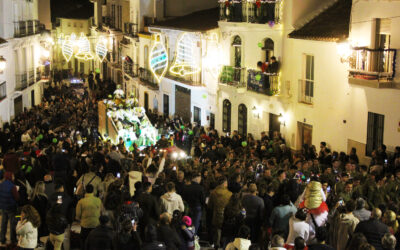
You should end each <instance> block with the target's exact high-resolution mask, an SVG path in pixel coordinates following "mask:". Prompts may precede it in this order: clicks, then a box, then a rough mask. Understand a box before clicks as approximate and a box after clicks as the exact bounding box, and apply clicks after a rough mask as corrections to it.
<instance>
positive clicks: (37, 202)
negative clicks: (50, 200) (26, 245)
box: [30, 181, 48, 244]
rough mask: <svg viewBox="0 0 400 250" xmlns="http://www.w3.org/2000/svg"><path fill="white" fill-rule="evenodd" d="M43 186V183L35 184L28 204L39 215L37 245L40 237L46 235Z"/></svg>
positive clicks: (45, 199) (45, 204) (45, 205)
mask: <svg viewBox="0 0 400 250" xmlns="http://www.w3.org/2000/svg"><path fill="white" fill-rule="evenodd" d="M44 189H45V185H44V182H43V181H38V182H37V183H36V186H35V189H34V190H33V194H32V198H31V202H30V204H31V205H32V206H33V207H34V208H35V209H36V210H37V211H38V212H39V215H40V219H41V222H40V227H39V233H38V243H39V244H41V243H40V237H43V236H46V235H48V230H47V226H46V212H47V195H46V194H45V193H44Z"/></svg>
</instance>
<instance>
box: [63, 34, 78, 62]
mask: <svg viewBox="0 0 400 250" xmlns="http://www.w3.org/2000/svg"><path fill="white" fill-rule="evenodd" d="M74 42H75V34H74V33H72V35H71V36H65V39H64V41H63V42H62V46H61V52H62V54H63V56H64V58H65V60H66V61H67V62H69V60H71V57H72V55H73V54H74Z"/></svg>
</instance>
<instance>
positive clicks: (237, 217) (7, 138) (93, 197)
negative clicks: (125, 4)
mask: <svg viewBox="0 0 400 250" xmlns="http://www.w3.org/2000/svg"><path fill="white" fill-rule="evenodd" d="M93 79H94V78H93V77H92V78H91V80H90V79H89V84H92V85H93ZM96 79H97V77H96ZM91 81H92V82H91ZM90 82H91V83H90ZM105 89H107V88H105ZM91 91H92V87H90V89H84V91H83V92H79V91H76V88H74V87H67V86H65V85H63V84H60V85H57V86H56V87H52V86H50V87H49V88H47V89H45V94H44V97H43V101H42V103H41V104H40V105H38V106H36V107H33V108H31V109H30V110H25V111H24V112H23V113H21V114H19V115H18V116H16V117H15V119H14V120H13V121H12V122H11V123H5V124H4V125H3V128H2V130H1V131H0V144H1V145H0V146H1V153H2V165H1V171H0V177H1V182H0V210H1V217H2V221H1V231H0V242H1V244H2V246H4V247H5V246H7V247H9V248H10V249H13V247H14V248H15V247H18V248H19V249H35V248H36V247H38V246H40V245H41V244H44V245H45V246H44V247H45V248H46V249H87V250H92V249H96V250H99V249H104V250H108V249H144V250H147V249H149V250H150V249H168V250H170V249H171V250H173V249H182V250H184V249H190V250H193V249H200V247H211V248H215V249H219V248H223V249H229V250H231V249H232V250H234V249H240V250H242V249H274V250H278V249H282V250H283V249H296V250H297V249H310V250H315V249H328V250H329V249H339V250H342V249H346V250H347V249H348V250H358V249H360V250H364V249H365V250H366V249H385V250H388V249H391V250H393V249H399V245H398V242H399V240H398V238H399V236H400V232H399V224H398V219H399V217H398V213H399V211H400V210H399V209H400V207H399V205H400V204H399V202H400V196H399V188H400V148H396V152H394V153H393V154H388V153H386V147H385V145H381V146H380V147H379V149H377V150H375V151H374V152H372V160H371V163H370V164H369V165H363V164H360V162H359V159H358V156H357V152H356V150H355V149H352V150H351V153H350V154H346V153H344V152H335V151H332V150H331V149H330V148H329V147H328V145H327V143H325V142H321V143H320V148H319V150H317V149H316V147H314V146H308V145H304V147H303V148H302V150H301V152H297V153H293V152H292V150H291V149H290V148H289V147H288V146H287V145H286V142H285V139H284V138H282V136H281V135H280V133H279V132H276V131H275V132H272V133H265V132H263V133H261V135H260V138H259V139H256V138H255V137H254V136H253V135H251V134H247V135H240V134H238V132H237V131H233V132H232V135H230V136H221V135H219V133H218V131H217V130H215V129H211V128H204V127H202V126H200V125H199V124H191V123H185V122H184V121H183V120H182V119H181V118H179V117H178V116H175V117H174V118H169V117H164V116H162V115H159V114H157V113H156V112H151V111H148V116H149V119H150V120H151V121H152V122H153V124H154V125H155V126H156V127H157V128H158V130H159V133H160V135H161V138H160V140H159V141H158V142H157V144H156V145H152V146H150V147H147V148H144V149H140V150H139V148H137V147H133V149H132V148H131V147H129V148H127V147H125V144H124V141H123V140H120V142H119V143H118V144H112V143H111V142H110V141H109V140H105V139H104V138H102V135H100V134H99V133H98V131H97V124H98V114H97V101H99V100H97V99H96V96H102V95H103V94H100V95H99V94H97V95H92V94H90V92H91ZM105 95H107V93H105ZM176 147H177V148H180V149H182V150H184V151H186V154H185V155H184V156H185V157H176V156H174V153H173V152H174V150H177V148H176ZM325 215H326V216H325ZM8 223H9V227H8ZM8 231H9V234H8V233H7V232H8ZM47 236H48V237H47ZM43 239H46V240H45V241H44V242H42V241H41V240H43Z"/></svg>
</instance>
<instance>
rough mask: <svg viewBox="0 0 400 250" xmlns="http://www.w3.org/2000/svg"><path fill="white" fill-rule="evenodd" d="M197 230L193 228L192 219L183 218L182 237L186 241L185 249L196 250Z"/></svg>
mask: <svg viewBox="0 0 400 250" xmlns="http://www.w3.org/2000/svg"><path fill="white" fill-rule="evenodd" d="M195 236H196V230H195V228H194V227H193V226H192V219H191V218H190V217H189V216H183V218H182V237H183V240H184V242H183V243H184V247H183V249H186V250H194V242H195Z"/></svg>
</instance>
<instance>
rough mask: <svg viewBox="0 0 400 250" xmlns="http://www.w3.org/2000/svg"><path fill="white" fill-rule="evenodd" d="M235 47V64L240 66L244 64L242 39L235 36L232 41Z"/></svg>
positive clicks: (236, 66) (237, 66)
mask: <svg viewBox="0 0 400 250" xmlns="http://www.w3.org/2000/svg"><path fill="white" fill-rule="evenodd" d="M232 47H233V66H235V68H240V67H241V66H242V39H241V38H240V36H235V37H234V38H233V41H232Z"/></svg>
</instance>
